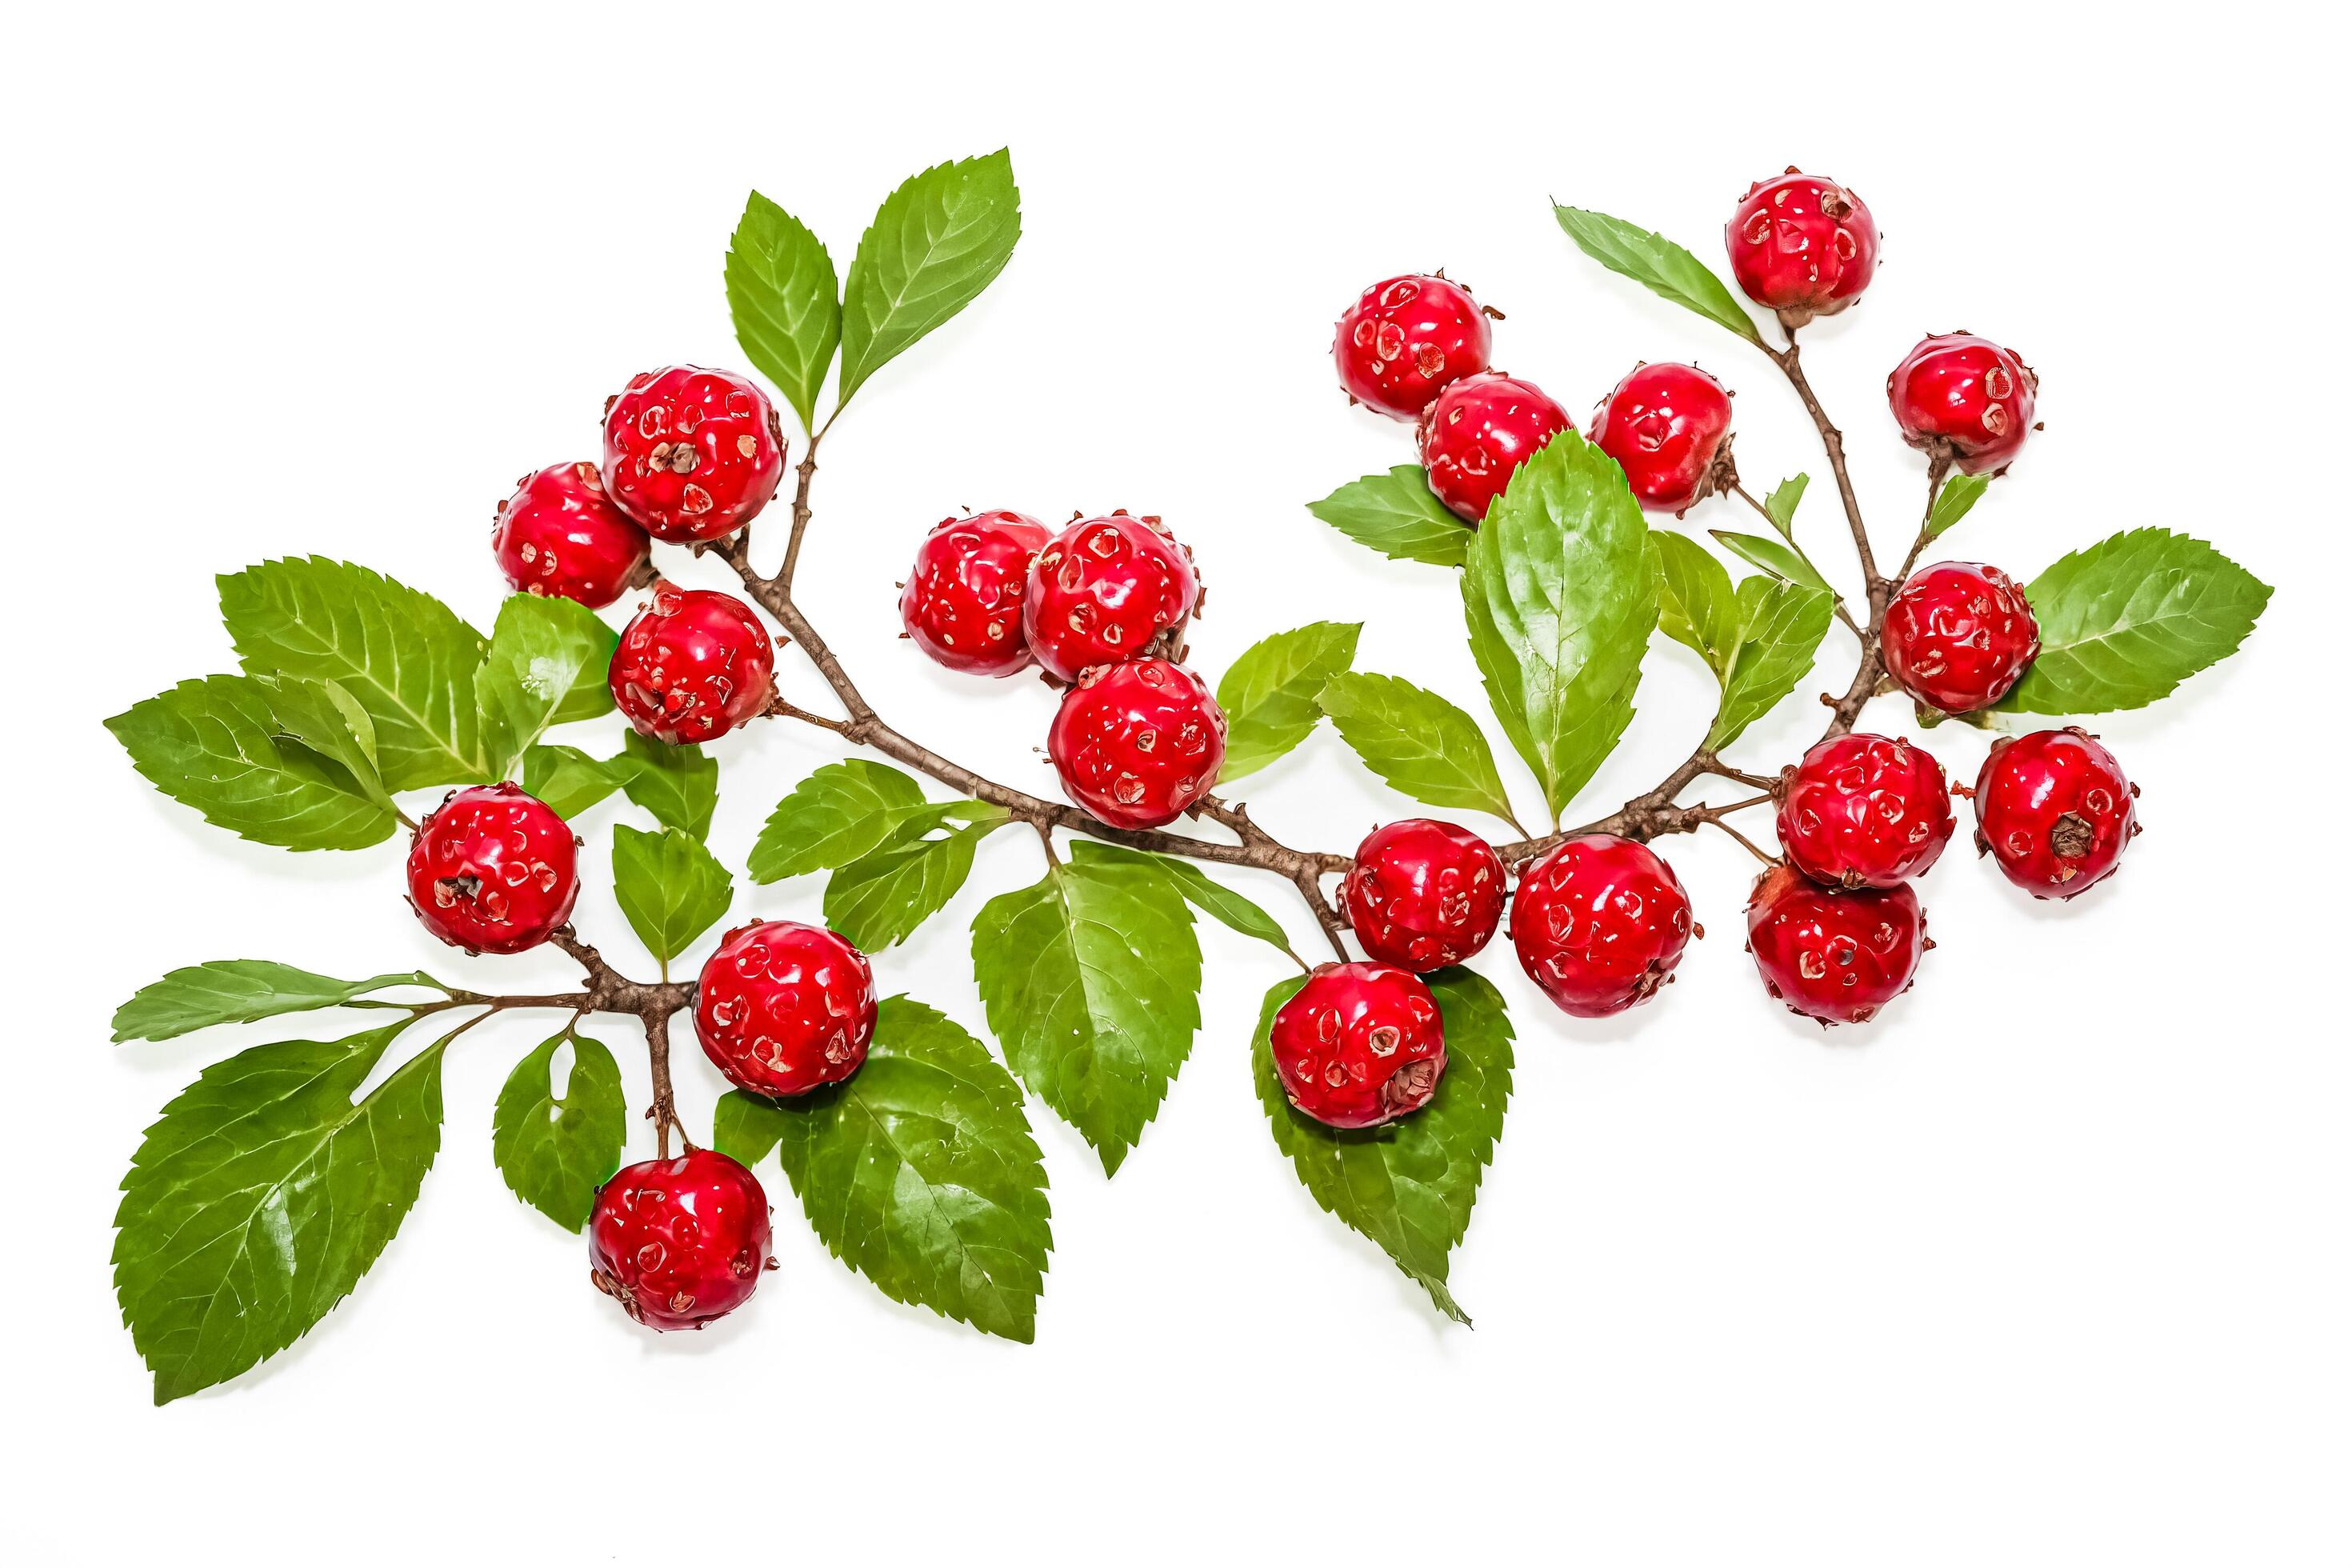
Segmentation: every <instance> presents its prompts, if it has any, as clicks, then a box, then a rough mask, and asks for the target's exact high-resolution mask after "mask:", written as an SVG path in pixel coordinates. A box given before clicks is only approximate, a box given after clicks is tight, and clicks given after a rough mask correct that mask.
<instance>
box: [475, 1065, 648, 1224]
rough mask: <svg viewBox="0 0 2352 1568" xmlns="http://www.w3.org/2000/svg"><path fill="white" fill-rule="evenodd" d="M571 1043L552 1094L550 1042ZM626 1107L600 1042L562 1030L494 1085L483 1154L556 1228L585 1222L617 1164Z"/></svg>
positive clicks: (626, 1126) (625, 1126)
mask: <svg viewBox="0 0 2352 1568" xmlns="http://www.w3.org/2000/svg"><path fill="white" fill-rule="evenodd" d="M566 1044H569V1045H570V1046H571V1047H572V1070H571V1073H570V1075H569V1076H568V1077H567V1078H566V1079H565V1080H564V1085H563V1093H562V1097H561V1098H560V1099H559V1098H558V1097H557V1095H556V1093H555V1082H554V1067H555V1053H556V1049H557V1047H561V1046H563V1045H566ZM628 1137H629V1105H628V1100H626V1098H625V1097H624V1095H623V1094H622V1092H621V1068H620V1066H619V1064H617V1063H616V1062H614V1060H613V1053H612V1052H611V1051H608V1050H606V1049H605V1048H604V1045H603V1043H602V1042H600V1041H597V1040H593V1039H591V1038H589V1037H587V1036H585V1035H575V1034H573V1033H572V1031H571V1030H569V1029H566V1030H564V1031H563V1032H562V1034H559V1035H556V1036H554V1037H551V1038H550V1039H548V1040H546V1041H544V1042H542V1043H541V1045H540V1046H539V1047H538V1048H537V1049H535V1050H533V1051H532V1052H531V1053H530V1055H529V1056H527V1057H525V1058H522V1060H520V1061H519V1062H517V1063H516V1064H515V1069H514V1071H513V1072H511V1073H509V1074H508V1075H507V1081H506V1084H505V1087H503V1088H501V1089H499V1102H498V1109H497V1112H496V1114H495V1115H494V1116H493V1118H492V1120H491V1124H490V1155H491V1157H492V1158H493V1159H495V1160H496V1161H497V1162H498V1165H499V1175H501V1176H503V1177H505V1178H506V1184H507V1185H508V1186H509V1188H511V1189H513V1192H514V1195H515V1196H517V1197H519V1198H520V1199H521V1200H522V1201H523V1202H525V1203H527V1204H529V1205H530V1206H531V1207H533V1208H535V1209H537V1210H538V1211H539V1212H540V1213H541V1214H543V1215H546V1216H547V1217H548V1218H550V1219H551V1220H553V1221H554V1222H555V1223H556V1224H558V1225H560V1226H562V1227H563V1228H564V1229H566V1230H570V1231H577V1230H580V1229H583V1227H585V1226H586V1225H587V1224H588V1215H589V1212H590V1211H591V1210H592V1209H593V1208H594V1207H595V1205H596V1190H597V1189H598V1188H599V1187H602V1186H603V1185H604V1184H605V1183H606V1182H607V1181H610V1180H611V1179H612V1175H613V1173H614V1172H615V1171H617V1170H619V1169H620V1168H621V1150H622V1148H623V1147H624V1146H625V1144H626V1143H627V1142H628Z"/></svg>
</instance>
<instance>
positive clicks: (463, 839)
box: [408, 784, 580, 952]
mask: <svg viewBox="0 0 2352 1568" xmlns="http://www.w3.org/2000/svg"><path fill="white" fill-rule="evenodd" d="M578 848H579V841H578V840H577V839H575V838H574V837H572V829H571V827H570V826H569V825H567V824H566V823H565V822H564V820H563V818H562V817H560V816H556V815H555V813H554V812H553V811H552V810H551V809H549V807H548V806H547V805H546V803H545V802H543V801H541V800H539V799H537V798H535V797H533V796H531V795H526V794H524V793H523V791H522V789H521V788H520V786H519V785H516V784H478V785H476V786H475V787H473V788H471V789H461V790H456V791H453V792H452V793H451V794H450V795H449V796H448V797H447V798H446V799H445V800H444V801H442V803H441V804H440V805H439V806H437V807H436V808H435V809H434V810H433V811H432V812H430V813H428V814H427V815H426V816H425V820H424V821H423V822H420V823H418V824H417V825H416V833H415V837H414V838H413V839H411V841H410V843H409V847H408V901H409V903H410V905H411V906H413V907H414V908H415V910H416V918H417V919H418V920H420V921H424V922H425V930H426V931H431V932H432V933H433V934H434V935H435V936H436V937H439V938H440V939H441V940H442V941H443V942H447V943H448V944H449V945H450V946H451V947H462V948H464V949H465V950H466V951H467V952H522V951H523V950H524V949H526V948H532V947H537V946H538V945H539V944H540V943H541V942H545V941H546V940H547V939H548V936H549V934H550V933H551V932H552V931H554V930H555V928H556V927H558V926H560V925H562V923H563V922H564V921H567V920H570V919H571V918H572V904H573V903H574V902H575V901H577V900H578V899H579V897H580V865H579V860H578V858H577V852H578Z"/></svg>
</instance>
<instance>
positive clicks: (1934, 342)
mask: <svg viewBox="0 0 2352 1568" xmlns="http://www.w3.org/2000/svg"><path fill="white" fill-rule="evenodd" d="M2040 388H2041V382H2040V381H2039V380H2038V379H2037V378H2036V377H2035V375H2034V374H2033V371H2032V367H2031V366H2029V365H2028V364H2027V363H2025V362H2024V361H2023V360H2021V359H2020V358H2018V357H2017V356H2016V355H2015V354H2013V353H2010V351H2009V350H2007V349H2005V348H2003V347H2001V346H2000V344H1999V343H1997V342H1992V341H1991V340H1990V339H1987V338H1979V337H1976V336H1973V335H1972V334H1970V333H1968V332H1946V333H1943V334H1941V335H1939V336H1936V337H1931V338H1923V339H1921V340H1920V342H1919V345H1918V346H1917V347H1916V348H1914V349H1913V350H1912V351H1911V352H1910V353H1907V354H1906V355H1904V356H1903V363H1901V364H1898V365H1896V366H1895V369H1894V371H1893V372H1892V373H1891V374H1888V376H1887V378H1886V403H1887V406H1888V407H1890V408H1892V409H1894V410H1895V424H1897V425H1899V426H1902V428H1903V439H1904V440H1906V441H1907V442H1909V443H1910V444H1911V445H1912V446H1914V447H1918V448H1919V449H1920V450H1921V451H1923V452H1926V453H1927V454H1928V455H1929V456H1931V457H1937V458H1947V459H1948V460H1950V461H1951V462H1953V463H1955V464H1957V465H1958V468H1959V470H1960V472H1962V473H1964V474H1982V473H1990V472H1992V471H1994V470H1997V469H2000V468H2007V467H2009V465H2010V462H2011V459H2012V458H2015V457H2016V456H2017V454H2018V452H2019V450H2020V449H2021V448H2022V447H2024V445H2025V437H2027V436H2028V435H2030V434H2032V431H2033V428H2034V425H2033V395H2034V394H2035V393H2036V392H2037V391H2038V390H2040Z"/></svg>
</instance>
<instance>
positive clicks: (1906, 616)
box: [1880, 561, 2042, 713]
mask: <svg viewBox="0 0 2352 1568" xmlns="http://www.w3.org/2000/svg"><path fill="white" fill-rule="evenodd" d="M1880 651H1881V652H1882V653H1883V654H1884V655H1885V659H1886V672H1887V673H1888V674H1889V675H1892V676H1893V677H1895V679H1896V680H1897V681H1900V682H1901V683H1902V686H1903V689H1905V690H1906V691H1908V692H1909V693H1910V694H1911V695H1912V696H1914V697H1916V698H1917V699H1918V700H1920V701H1922V702H1925V703H1926V704H1927V706H1929V707H1930V708H1940V709H1942V710H1944V711H1945V712H1947V713H1973V712H1975V711H1976V710H1978V709H1979V708H1983V707H1986V706H1988V705H1990V704H1991V703H1994V702H1998V701H2000V700H2001V699H2002V698H2003V697H2006V696H2007V695H2009V689H2010V688H2011V687H2012V686H2015V685H2016V684H2017V681H2018V678H2019V677H2020V676H2021V675H2023V674H2024V673H2025V667H2026V666H2027V665H2029V664H2032V662H2033V656H2034V655H2036V654H2038V653H2040V652H2041V651H2042V633H2041V630H2040V628H2039V627H2038V626H2036V625H2035V624H2034V620H2033V606H2032V605H2029V604H2027V603H2026V602H2025V590H2023V589H2022V588H2020V587H2019V586H2018V585H2017V584H2016V583H2014V582H2013V581H2011V578H2010V576H2009V574H2007V573H2005V572H2002V571H2000V569H1999V568H1997V567H1992V566H1986V565H1982V564H1980V563H1976V562H1972V561H1944V562H1939V563H1937V564H1936V565H1933V566H1922V567H1921V568H1920V569H1919V570H1918V571H1916V572H1914V573H1913V574H1911V576H1910V579H1909V580H1908V581H1907V582H1906V583H1905V584H1903V587H1902V589H1901V590H1900V591H1899V592H1897V593H1896V594H1895V598H1894V600H1893V602H1892V603H1890V604H1889V605H1887V606H1886V635H1885V640H1884V642H1883V643H1882V645H1881V650H1880Z"/></svg>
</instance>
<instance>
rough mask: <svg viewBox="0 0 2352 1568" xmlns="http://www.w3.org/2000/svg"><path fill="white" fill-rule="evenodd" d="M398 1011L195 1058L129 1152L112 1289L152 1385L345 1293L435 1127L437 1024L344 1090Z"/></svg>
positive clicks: (269, 1345) (294, 1328)
mask: <svg viewBox="0 0 2352 1568" xmlns="http://www.w3.org/2000/svg"><path fill="white" fill-rule="evenodd" d="M407 1023H408V1020H407V1019H405V1018H404V1019H402V1020H401V1021H400V1022H399V1023H397V1024H393V1025H390V1026H386V1027H384V1028H381V1029H374V1030H371V1031H369V1032H368V1033H366V1034H363V1035H358V1036H355V1037H352V1038H350V1039H346V1040H337V1041H332V1042H315V1041H309V1040H293V1041H289V1042H287V1043H285V1044H282V1045H272V1046H257V1047H254V1048H253V1049H251V1050H248V1051H243V1052H240V1053H239V1054H237V1055H236V1056H234V1057H231V1058H229V1059H228V1060H226V1061H225V1062H221V1063H218V1064H216V1065H215V1066H213V1067H211V1068H206V1069H205V1073H204V1075H203V1076H202V1077H201V1078H199V1079H197V1080H196V1081H195V1083H194V1085H192V1086H191V1087H190V1088H189V1089H188V1090H187V1091H186V1092H185V1093H184V1094H182V1095H181V1096H180V1097H179V1098H178V1099H176V1100H173V1101H172V1103H171V1104H170V1105H168V1106H166V1107H164V1109H163V1119H162V1120H161V1121H157V1122H156V1123H155V1124H154V1125H153V1126H152V1127H150V1128H149V1129H148V1130H147V1136H146V1139H145V1141H144V1142H142V1143H141V1145H140V1147H139V1152H138V1153H136V1154H135V1155H133V1156H132V1157H131V1172H130V1173H129V1174H128V1175H127V1176H125V1177H124V1178H123V1182H122V1203H121V1207H120V1208H118V1209H117V1210H116V1212H115V1216H114V1224H115V1228H116V1231H117V1233H118V1234H117V1235H116V1237H115V1240H114V1289H115V1295H116V1298H117V1299H118V1300H120V1301H121V1306H122V1317H123V1321H125V1322H126V1323H128V1324H129V1325H130V1327H131V1340H132V1342H134V1343H135V1344H136V1345H137V1346H138V1347H139V1353H140V1354H141V1355H142V1357H144V1358H145V1360H146V1363H147V1365H148V1367H149V1369H150V1370H151V1371H152V1372H153V1373H154V1374H155V1403H156V1404H158V1405H162V1404H165V1403H167V1402H169V1401H171V1400H173V1399H177V1398H179V1397H181V1396H182V1395H184V1394H194V1393H195V1392H196V1391H197V1390H199V1389H203V1388H209V1387H211V1386H212V1385H213V1384H216V1383H221V1382H225V1381H226V1380H227V1379H229V1378H232V1377H235V1376H236V1374H237V1373H241V1372H244V1371H246V1370H247V1368H249V1367H251V1366H253V1365H255V1364H256V1363H259V1362H260V1361H261V1360H263V1359H264V1358H265V1357H267V1356H270V1355H274V1354H276V1353H277V1352H279V1351H281V1350H283V1349H285V1348H286V1347H287V1346H288V1345H289V1344H292V1343H293V1342H295V1341H296V1340H297V1339H299V1338H300V1337H301V1335H302V1334H303V1333H304V1332H306V1331H308V1330H309V1329H310V1327H311V1325H312V1324H314V1323H316V1322H318V1321H319V1320H320V1319H321V1318H323V1317H325V1316H326V1315H327V1313H328V1312H329V1311H330V1310H331V1309H332V1308H333V1307H334V1306H335V1304H336V1303H337V1302H339V1301H341V1300H342V1299H343V1298H344V1297H345V1296H347V1295H349V1294H350V1293H351V1291H352V1287H353V1286H354V1285H356V1284H357V1283H358V1282H359V1279H360V1277H361V1276H362V1275H363V1274H365V1273H366V1272H367V1270H368V1268H369V1267H370V1266H371V1265H373V1263H374V1262H375V1260H376V1258H377V1257H378V1256H379V1255H380V1254H381V1253H382V1252H383V1248H384V1247H385V1245H386V1244H387V1243H388V1242H390V1241H391V1239H392V1237H393V1233H394V1231H396V1230H398V1229H399V1227H400V1222H401V1219H402V1218H403V1216H404V1215H406V1214H407V1212H408V1210H409V1207H410V1205H413V1204H415V1201H416V1194H417V1189H418V1188H419V1186H420V1185H422V1184H423V1182H424V1179H425V1171H426V1169H427V1168H428V1167H430V1166H431V1164H432V1163H433V1156H434V1154H435V1153H436V1152H437V1151H438V1150H439V1148H440V1145H441V1053H442V1047H443V1046H444V1045H446V1040H444V1041H443V1042H441V1043H438V1044H436V1045H434V1046H432V1047H428V1048H427V1049H425V1051H423V1052H421V1053H420V1054H418V1055H417V1056H416V1057H415V1058H414V1059H412V1060H410V1061H408V1062H406V1063H404V1064H403V1065H402V1066H401V1067H400V1068H398V1069H397V1070H396V1071H394V1073H393V1074H392V1076H391V1077H389V1078H387V1079H385V1080H384V1081H383V1085H382V1086H381V1087H379V1088H377V1089H374V1090H373V1091H372V1092H371V1093H369V1094H368V1095H367V1096H366V1097H365V1098H363V1099H362V1100H358V1101H356V1102H354V1101H353V1100H352V1096H353V1095H355V1094H357V1093H358V1092H359V1089H360V1088H361V1086H362V1084H363V1083H364V1082H365V1081H366V1079H367V1077H368V1075H369V1073H370V1072H371V1071H372V1070H373V1068H374V1067H375V1065H376V1063H377V1061H378V1060H379V1059H380V1058H382V1057H383V1053H384V1049H385V1047H388V1046H389V1045H390V1044H391V1043H392V1040H393V1037H394V1036H396V1035H397V1034H399V1033H400V1031H401V1030H402V1029H403V1028H404V1027H406V1026H407Z"/></svg>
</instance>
